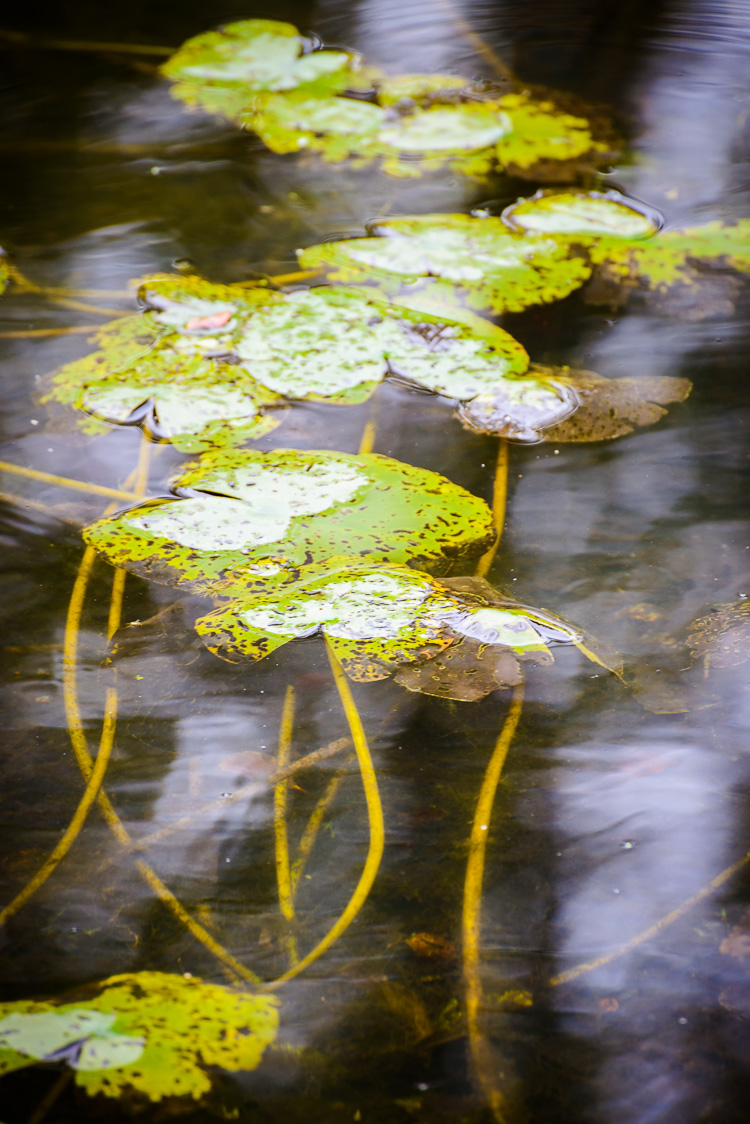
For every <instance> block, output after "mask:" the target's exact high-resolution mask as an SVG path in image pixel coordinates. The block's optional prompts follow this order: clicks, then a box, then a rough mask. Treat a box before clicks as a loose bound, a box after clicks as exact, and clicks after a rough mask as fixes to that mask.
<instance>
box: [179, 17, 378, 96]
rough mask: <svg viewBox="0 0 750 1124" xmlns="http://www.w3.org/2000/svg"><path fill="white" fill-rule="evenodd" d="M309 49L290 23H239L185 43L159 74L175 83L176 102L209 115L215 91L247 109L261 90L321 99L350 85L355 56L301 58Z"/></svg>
mask: <svg viewBox="0 0 750 1124" xmlns="http://www.w3.org/2000/svg"><path fill="white" fill-rule="evenodd" d="M309 46H310V44H309V43H308V42H307V41H306V40H305V39H304V38H303V37H302V36H301V35H300V34H299V32H298V31H297V28H296V27H294V26H293V25H292V24H290V23H282V22H280V21H278V20H240V21H238V22H236V23H230V24H227V25H226V26H224V27H223V28H221V29H220V30H218V31H207V32H204V33H203V34H201V35H196V36H195V37H194V38H192V39H188V41H187V42H186V43H183V45H182V47H181V48H180V49H179V51H177V52H176V53H175V54H174V55H172V57H171V58H170V59H169V60H168V61H167V62H166V63H164V65H163V67H162V73H163V74H164V75H165V76H166V77H167V78H169V79H171V80H172V81H173V82H175V83H176V85H175V86H173V88H172V92H173V94H174V96H175V97H177V98H179V99H180V100H182V101H185V102H187V104H188V105H201V106H203V107H204V108H208V109H210V110H215V109H216V108H217V104H216V103H215V102H213V101H212V100H211V97H210V95H211V93H212V92H214V91H217V92H219V94H220V95H221V93H223V92H225V91H226V92H228V93H229V94H230V95H232V96H233V97H234V98H235V99H236V101H239V99H242V103H243V104H244V105H247V103H248V102H249V101H250V99H251V97H252V94H253V93H254V92H257V91H260V90H296V89H300V88H304V89H306V90H308V91H311V92H315V93H316V94H319V95H321V94H326V93H330V92H331V91H333V90H343V89H345V88H346V87H347V86H348V85H350V84H352V83H353V72H354V71H355V70H356V67H357V64H358V56H356V55H354V54H352V53H349V52H346V51H313V52H311V53H304V54H303V51H305V50H306V49H309ZM206 93H208V98H209V103H208V104H206V102H205V94H206Z"/></svg>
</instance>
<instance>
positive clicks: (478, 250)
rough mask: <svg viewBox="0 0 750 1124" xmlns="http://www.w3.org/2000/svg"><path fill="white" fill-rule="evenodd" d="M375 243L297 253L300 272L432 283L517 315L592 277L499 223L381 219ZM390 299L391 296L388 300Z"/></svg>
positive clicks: (547, 245)
mask: <svg viewBox="0 0 750 1124" xmlns="http://www.w3.org/2000/svg"><path fill="white" fill-rule="evenodd" d="M369 229H370V232H371V234H373V235H375V237H369V238H350V239H346V240H342V241H340V242H326V243H323V244H321V245H318V246H310V247H309V248H308V249H306V250H301V251H300V252H299V254H298V256H299V260H300V264H301V265H302V267H303V268H304V269H322V268H328V269H329V270H330V271H331V277H332V278H334V279H340V280H345V281H360V282H362V281H369V283H371V284H372V283H376V282H377V280H378V279H379V278H384V279H385V281H386V284H387V282H388V281H397V282H399V283H401V284H404V283H413V282H414V281H417V280H418V279H419V278H427V277H434V278H439V279H440V280H441V281H444V282H446V283H449V284H451V285H453V286H456V287H459V288H461V289H462V290H463V291H464V292H465V294H466V300H467V302H468V304H469V305H471V307H472V308H483V309H492V310H493V312H496V313H503V312H520V311H522V310H523V309H524V308H528V307H529V306H530V305H534V304H545V303H548V302H550V301H556V300H561V299H562V298H563V297H566V296H568V295H569V294H570V293H572V292H573V291H574V290H575V289H577V288H579V287H580V286H581V285H582V284H583V283H584V282H585V281H586V280H588V278H589V276H590V274H591V267H590V265H589V264H588V261H587V260H586V259H585V257H584V256H582V253H581V252H578V251H577V250H576V249H575V248H573V247H571V246H570V245H569V244H568V242H567V241H564V240H563V241H560V240H559V239H557V238H554V237H550V236H545V235H531V234H528V235H524V234H518V233H516V232H514V231H511V230H509V229H508V227H507V226H506V225H505V223H504V222H503V221H502V220H501V219H499V218H491V217H481V216H478V217H473V216H470V215H462V214H448V215H439V214H436V215H420V216H407V217H405V218H398V219H388V220H385V221H382V222H377V223H374V224H372V225H371V226H370V228H369ZM389 295H391V297H392V299H394V300H397V298H396V297H394V296H393V295H392V293H390V290H389Z"/></svg>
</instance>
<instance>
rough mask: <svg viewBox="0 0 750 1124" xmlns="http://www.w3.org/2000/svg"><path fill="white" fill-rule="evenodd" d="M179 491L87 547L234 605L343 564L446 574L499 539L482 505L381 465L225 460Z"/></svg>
mask: <svg viewBox="0 0 750 1124" xmlns="http://www.w3.org/2000/svg"><path fill="white" fill-rule="evenodd" d="M175 489H176V490H177V492H178V494H180V495H181V496H182V497H183V498H180V499H173V500H169V499H167V500H151V501H148V502H147V503H144V504H140V505H139V506H137V507H134V508H130V509H129V510H127V511H123V512H121V513H120V514H118V515H115V516H111V517H109V518H105V519H100V520H99V521H98V522H97V523H94V524H93V525H92V526H91V527H88V528H87V529H86V531H85V532H84V537H85V538H86V540H87V541H88V542H90V543H91V544H92V545H93V546H95V547H96V548H97V549H98V550H100V551H101V552H102V553H104V554H105V555H106V556H107V558H108V559H109V561H110V562H112V563H114V564H115V565H118V566H125V567H126V568H127V569H129V570H132V571H133V572H135V573H138V574H142V575H144V576H146V577H151V578H154V579H155V580H157V581H162V582H166V583H167V584H179V585H181V586H183V587H187V588H191V589H195V590H199V591H210V592H222V591H224V592H231V593H232V595H234V589H235V588H236V587H238V586H239V587H241V588H243V589H244V588H246V587H250V588H262V589H265V588H267V587H268V586H269V585H272V584H274V583H275V584H277V585H278V584H280V583H281V582H283V581H288V580H290V579H293V578H295V577H296V576H297V575H298V573H299V570H300V568H301V567H303V566H305V565H310V564H314V563H325V562H326V561H327V560H328V559H330V558H331V557H333V556H341V555H345V556H348V557H355V558H367V559H369V560H371V561H372V562H375V561H393V562H397V563H406V562H409V563H418V564H420V565H427V566H429V567H431V568H432V567H438V568H440V567H441V566H443V565H445V564H446V563H447V561H448V559H452V558H456V557H458V556H463V555H467V556H469V557H471V556H473V555H477V554H479V553H481V552H482V550H483V549H485V548H486V547H487V546H488V545H489V543H490V542H491V541H492V538H493V530H492V516H491V513H490V510H489V508H488V507H487V504H486V503H485V502H484V501H483V500H480V499H478V498H477V497H476V496H472V495H471V494H470V493H469V492H467V491H465V490H464V489H463V488H460V487H458V485H456V484H452V483H451V482H450V481H448V480H446V479H445V477H443V476H440V475H438V473H436V472H429V471H427V470H426V469H421V468H415V467H412V466H410V465H406V464H402V463H400V462H399V461H394V460H391V459H390V458H389V457H383V456H380V455H378V454H374V453H370V454H363V455H360V456H352V455H349V454H346V453H329V452H295V451H292V450H278V451H276V452H273V453H258V452H254V451H249V450H244V451H232V450H227V451H217V452H215V453H209V454H205V455H204V456H203V457H202V458H201V460H199V461H197V462H195V463H194V464H193V465H192V466H189V467H188V469H187V471H186V472H185V473H183V475H181V476H180V477H179V478H178V480H177V481H176V482H175Z"/></svg>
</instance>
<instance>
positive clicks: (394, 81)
mask: <svg viewBox="0 0 750 1124" xmlns="http://www.w3.org/2000/svg"><path fill="white" fill-rule="evenodd" d="M474 94H475V88H474V84H473V83H472V82H471V80H470V79H468V78H460V77H459V76H458V75H456V74H396V75H389V76H388V77H383V78H381V79H380V80H379V82H378V86H377V98H378V103H379V104H380V105H384V106H399V105H400V106H403V107H404V108H405V109H407V110H408V109H412V108H414V107H415V106H417V105H418V106H421V107H423V108H427V107H429V106H431V105H452V104H456V103H460V102H463V101H464V100H465V99H466V97H468V96H472V95H474Z"/></svg>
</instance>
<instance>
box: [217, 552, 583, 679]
mask: <svg viewBox="0 0 750 1124" xmlns="http://www.w3.org/2000/svg"><path fill="white" fill-rule="evenodd" d="M476 588H481V589H482V591H484V589H485V583H482V585H481V586H479V587H472V592H470V593H469V595H468V596H467V595H466V594H465V593H463V592H462V591H460V590H458V589H453V588H452V587H451V584H450V583H449V582H441V581H439V580H436V579H433V578H430V577H429V576H428V575H427V574H423V573H418V572H416V571H414V570H410V569H408V568H406V567H396V566H379V567H377V568H373V567H371V566H366V565H362V566H357V565H352V564H350V563H346V562H344V563H342V564H341V565H340V567H339V568H336V565H335V563H331V564H330V566H329V567H328V568H327V571H326V572H324V573H323V574H321V575H316V576H313V577H307V578H304V577H303V579H302V580H300V581H299V582H297V583H295V584H294V585H292V586H291V587H290V588H288V589H287V590H284V591H283V592H282V593H281V595H280V596H274V595H272V596H268V595H263V594H262V593H259V594H256V595H251V596H248V597H243V598H239V599H238V600H237V601H235V602H233V603H232V604H231V605H229V606H228V607H226V608H224V607H222V608H219V609H217V610H215V611H214V612H212V613H209V614H208V616H205V617H202V618H200V619H199V620H198V621H197V622H196V628H197V630H198V633H199V635H200V636H201V637H202V638H203V640H204V643H206V645H207V646H208V647H209V648H210V649H211V651H213V652H215V653H216V654H217V655H220V656H223V657H224V658H226V659H229V660H232V661H234V660H237V659H249V660H259V659H263V657H264V656H266V655H268V654H269V653H270V652H272V651H274V650H275V649H276V648H278V647H280V646H281V645H283V644H286V643H288V642H289V641H291V640H299V639H303V638H305V637H309V636H313V635H318V634H322V635H324V636H325V637H326V638H327V640H328V641H329V643H330V644H331V646H332V647H333V649H334V651H335V652H336V655H337V656H338V658H339V659H340V661H341V663H342V665H343V667H344V669H345V671H346V672H347V674H348V675H349V676H350V677H351V678H352V679H354V680H357V681H359V682H371V681H373V680H377V679H385V678H387V677H388V676H389V675H391V674H393V673H394V672H396V671H398V672H399V674H398V675H397V676H396V682H398V683H399V684H401V685H402V686H405V687H407V688H408V689H409V690H412V691H421V692H423V693H426V694H433V695H440V696H442V697H445V698H453V699H461V700H464V701H470V700H473V699H477V698H482V697H483V696H484V695H486V694H488V693H489V692H490V691H493V690H496V689H497V688H498V687H501V686H506V685H508V684H509V683H515V682H518V681H519V678H520V670H519V667H518V662H517V661H518V660H524V659H533V660H535V661H536V662H537V663H550V662H552V656H551V653H550V651H549V648H548V647H547V643H548V642H551V641H556V642H558V643H568V644H570V643H574V642H575V641H576V640H578V639H580V634H579V633H578V632H577V631H576V630H575V629H573V628H572V627H571V626H569V625H566V624H565V623H564V622H562V621H559V620H556V619H555V618H552V617H549V616H547V615H545V614H536V613H535V611H534V610H529V609H527V608H526V607H524V606H519V605H516V604H514V603H513V602H511V601H504V602H503V604H502V606H500V605H498V604H497V603H496V601H497V598H496V595H495V594H494V591H493V590H492V589H491V587H489V586H487V587H486V588H487V589H489V590H490V597H491V598H492V600H487V599H486V598H485V597H483V596H482V594H481V593H479V592H476V591H475V590H476ZM453 645H455V647H456V649H460V651H459V654H458V655H457V658H456V660H455V662H453V661H451V660H450V659H448V657H449V656H450V653H451V651H452V650H453V649H452V646H453ZM446 649H447V651H445V650H446ZM488 651H489V652H490V654H489V655H488V656H486V653H487V652H488ZM439 654H440V655H439ZM485 656H486V659H485ZM446 659H447V663H446V662H445V661H446ZM436 660H439V661H442V662H440V666H439V667H436V666H435V663H436ZM412 665H417V666H416V667H415V668H414V667H412ZM405 666H406V667H407V671H404V670H403V668H404V667H405Z"/></svg>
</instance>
